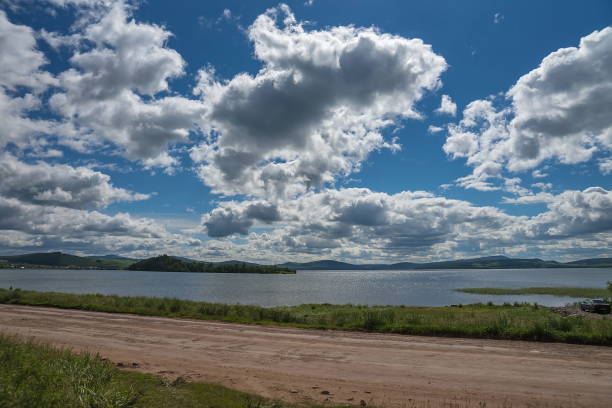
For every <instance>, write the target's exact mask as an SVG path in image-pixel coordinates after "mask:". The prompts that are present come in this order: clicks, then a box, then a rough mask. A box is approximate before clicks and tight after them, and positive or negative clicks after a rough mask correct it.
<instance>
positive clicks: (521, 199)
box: [502, 192, 554, 204]
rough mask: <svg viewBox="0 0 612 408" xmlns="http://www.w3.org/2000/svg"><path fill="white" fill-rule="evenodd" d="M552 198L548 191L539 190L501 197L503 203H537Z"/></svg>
mask: <svg viewBox="0 0 612 408" xmlns="http://www.w3.org/2000/svg"><path fill="white" fill-rule="evenodd" d="M553 200H554V196H553V195H552V194H550V193H546V192H539V193H536V194H527V195H522V196H518V197H503V198H502V203H504V204H538V203H550V202H552V201H553Z"/></svg>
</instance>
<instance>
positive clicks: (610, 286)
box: [608, 281, 612, 292]
mask: <svg viewBox="0 0 612 408" xmlns="http://www.w3.org/2000/svg"><path fill="white" fill-rule="evenodd" d="M608 290H609V291H610V292H612V281H609V282H608Z"/></svg>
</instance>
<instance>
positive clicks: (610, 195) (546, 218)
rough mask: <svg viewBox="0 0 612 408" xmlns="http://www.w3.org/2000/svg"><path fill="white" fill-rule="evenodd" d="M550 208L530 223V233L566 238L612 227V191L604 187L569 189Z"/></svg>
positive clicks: (528, 225)
mask: <svg viewBox="0 0 612 408" xmlns="http://www.w3.org/2000/svg"><path fill="white" fill-rule="evenodd" d="M548 208H549V210H548V211H547V212H544V213H542V214H539V215H537V216H535V217H533V218H532V219H531V220H530V221H529V222H528V223H527V225H526V227H525V231H526V235H527V236H528V237H530V238H566V237H574V236H578V235H582V234H595V233H600V232H607V231H610V230H612V191H608V190H606V189H603V188H601V187H589V188H587V189H585V190H583V191H574V190H570V191H565V192H563V193H561V194H559V195H557V196H555V197H554V199H553V200H552V201H551V203H550V204H549V205H548Z"/></svg>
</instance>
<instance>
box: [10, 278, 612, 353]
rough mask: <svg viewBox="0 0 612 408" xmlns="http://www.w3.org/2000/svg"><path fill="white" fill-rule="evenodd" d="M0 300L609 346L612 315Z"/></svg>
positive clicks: (499, 308) (522, 309)
mask: <svg viewBox="0 0 612 408" xmlns="http://www.w3.org/2000/svg"><path fill="white" fill-rule="evenodd" d="M0 303H4V304H15V305H28V306H43V307H55V308H60V309H73V310H87V311H98V312H109V313H127V314H136V315H142V316H158V317H170V318H189V319H198V320H205V321H222V322H229V323H247V324H254V325H261V324H264V325H277V326H292V327H299V328H313V329H327V330H349V331H358V332H375V333H397V334H406V335H421V336H444V337H456V338H483V339H504V340H531V341H540V342H561V343H574V344H591V345H602V346H612V317H608V316H606V317H605V318H603V319H584V318H583V317H578V316H571V315H570V316H563V315H560V314H558V313H555V312H554V311H553V310H552V309H549V308H547V307H543V306H538V305H537V304H533V305H530V304H524V303H523V304H521V303H514V304H506V305H493V304H472V305H455V306H445V307H410V306H362V305H350V304H348V305H332V304H310V305H300V306H286V307H270V308H265V307H260V306H248V305H240V304H235V305H230V304H222V303H210V302H196V301H189V300H180V299H174V298H152V297H135V296H132V297H129V296H115V295H101V294H87V295H82V294H69V293H60V292H36V291H28V290H19V289H14V290H10V289H0Z"/></svg>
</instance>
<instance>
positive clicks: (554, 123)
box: [444, 27, 612, 187]
mask: <svg viewBox="0 0 612 408" xmlns="http://www.w3.org/2000/svg"><path fill="white" fill-rule="evenodd" d="M504 104H505V105H506V106H505V107H504V106H503V105H504ZM610 112H612V28H611V27H607V28H605V29H603V30H601V31H595V32H593V33H591V34H589V35H588V36H586V37H584V38H582V39H581V40H580V45H579V46H578V47H570V48H562V49H559V50H557V51H555V52H553V53H551V54H550V55H548V56H547V57H546V58H544V60H543V61H542V63H541V64H540V66H539V67H538V68H536V69H534V70H533V71H531V72H529V73H528V74H526V75H524V76H522V77H521V78H520V79H519V80H518V81H517V82H516V84H515V85H514V86H512V88H510V90H509V91H508V92H507V93H506V95H505V100H500V99H499V98H491V99H488V100H477V101H474V102H472V103H470V104H469V105H468V106H467V107H466V109H465V110H464V112H463V118H462V120H461V121H460V122H459V123H457V124H454V125H450V126H449V127H448V130H449V132H448V133H449V135H448V138H447V140H446V143H445V145H444V151H445V152H446V153H447V154H449V155H450V156H451V157H453V158H458V157H463V158H466V159H467V163H468V164H469V165H471V166H473V167H474V172H473V174H472V175H471V176H469V177H471V178H472V179H474V180H475V181H476V182H477V183H479V184H485V185H486V184H488V183H487V180H489V179H491V178H495V177H498V176H499V174H500V171H501V170H508V171H511V172H516V171H523V170H526V169H530V168H534V167H536V166H538V165H540V164H541V163H542V162H543V161H545V160H548V159H556V160H558V161H560V162H561V163H566V164H575V163H580V162H584V161H587V160H589V159H591V157H592V156H593V154H594V153H595V152H606V151H609V150H610V149H611V148H612V115H610ZM534 174H535V173H534ZM536 177H537V175H536ZM473 185H474V183H472V184H471V185H469V186H468V187H471V186H473Z"/></svg>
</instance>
